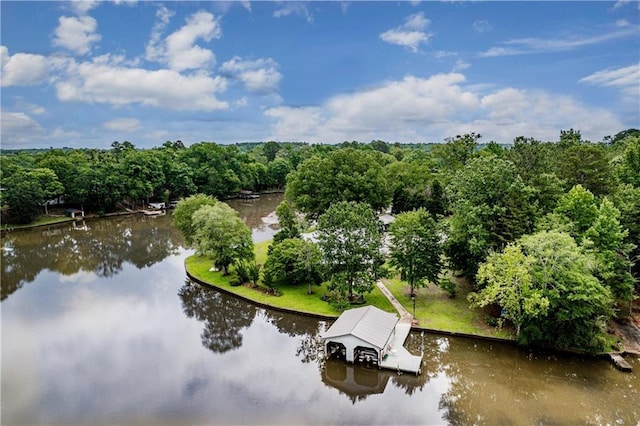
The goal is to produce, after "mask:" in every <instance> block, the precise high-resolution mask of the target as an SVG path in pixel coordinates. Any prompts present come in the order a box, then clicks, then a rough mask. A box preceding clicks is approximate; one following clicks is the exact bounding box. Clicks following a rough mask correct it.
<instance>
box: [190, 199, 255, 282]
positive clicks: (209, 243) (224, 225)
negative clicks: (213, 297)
mask: <svg viewBox="0 0 640 426" xmlns="http://www.w3.org/2000/svg"><path fill="white" fill-rule="evenodd" d="M193 228H194V230H195V232H194V236H193V241H194V245H195V248H196V251H197V252H198V253H200V254H201V255H204V256H207V257H209V258H210V259H211V260H213V263H214V265H215V266H216V267H217V268H220V269H222V271H223V274H224V275H228V274H229V266H230V265H231V264H232V263H234V262H241V261H253V260H254V258H255V254H254V253H253V240H252V238H251V230H250V229H249V228H248V227H247V225H245V223H244V222H243V221H242V219H240V217H238V213H237V212H236V211H235V210H233V209H232V208H231V207H229V206H228V205H227V204H226V203H221V202H219V203H216V204H214V205H205V206H202V207H200V208H199V209H198V210H196V212H195V213H193Z"/></svg>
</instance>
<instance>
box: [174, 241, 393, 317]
mask: <svg viewBox="0 0 640 426" xmlns="http://www.w3.org/2000/svg"><path fill="white" fill-rule="evenodd" d="M269 244H271V241H265V242H261V243H257V244H255V247H254V251H255V253H256V263H258V264H261V265H264V262H265V261H266V259H267V249H268V247H269ZM211 266H212V263H211V260H209V259H207V258H205V257H202V256H195V255H194V256H190V257H188V258H187V259H186V260H185V267H186V269H187V271H188V272H189V273H190V274H191V275H192V276H193V277H195V278H197V279H199V280H201V281H203V282H206V283H209V284H211V285H212V286H214V287H219V288H221V289H224V290H225V291H227V292H230V293H233V294H236V295H238V296H240V297H243V298H246V299H248V300H251V301H254V302H257V303H260V304H262V305H266V306H271V307H274V308H280V309H288V310H292V311H298V312H302V313H307V314H315V315H323V316H334V317H337V316H339V315H340V313H341V312H340V311H338V310H336V309H335V308H334V307H333V306H331V305H330V304H329V303H327V302H325V301H324V300H322V296H323V295H324V294H325V293H327V291H328V289H327V283H324V284H322V285H321V286H313V287H312V291H313V294H307V290H308V286H306V285H298V286H280V287H278V289H279V290H280V291H281V293H282V294H281V295H280V296H274V295H272V294H270V293H268V289H267V288H266V287H265V286H262V285H260V284H261V283H260V282H259V283H258V288H255V287H253V286H249V285H241V286H232V285H231V282H232V281H234V280H235V279H236V276H235V274H234V273H233V268H231V273H230V274H229V275H227V276H226V277H225V276H223V275H222V272H219V271H218V272H215V271H210V269H211ZM366 300H367V303H368V304H370V305H373V306H376V307H378V308H380V309H382V310H385V311H387V312H395V310H394V308H393V306H392V305H391V303H390V302H389V301H388V300H387V298H386V297H384V295H383V294H382V293H381V292H380V290H378V289H377V288H376V289H375V290H374V291H373V292H372V293H371V294H368V295H367V296H366Z"/></svg>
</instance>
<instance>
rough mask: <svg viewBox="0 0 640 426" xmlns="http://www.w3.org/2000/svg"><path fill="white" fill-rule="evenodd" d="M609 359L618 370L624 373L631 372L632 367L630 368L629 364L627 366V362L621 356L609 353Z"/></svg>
mask: <svg viewBox="0 0 640 426" xmlns="http://www.w3.org/2000/svg"><path fill="white" fill-rule="evenodd" d="M609 358H610V359H611V362H613V365H615V366H616V368H617V369H618V370H620V371H626V372H630V371H633V367H632V366H631V364H629V363H628V362H627V360H626V359H624V358H623V357H622V355H621V354H618V353H610V354H609Z"/></svg>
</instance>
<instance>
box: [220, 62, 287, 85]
mask: <svg viewBox="0 0 640 426" xmlns="http://www.w3.org/2000/svg"><path fill="white" fill-rule="evenodd" d="M220 71H221V72H222V73H223V74H225V75H227V76H229V77H231V78H235V79H238V80H240V81H241V82H242V83H243V84H244V86H245V88H246V89H247V90H249V91H250V92H257V93H273V92H275V91H276V90H277V89H278V84H279V83H280V80H281V79H282V74H280V72H279V71H278V64H277V63H276V62H275V61H274V60H273V59H271V58H266V59H256V60H245V59H242V58H241V57H239V56H234V57H233V58H232V59H231V60H229V61H227V62H225V63H223V64H222V66H221V67H220Z"/></svg>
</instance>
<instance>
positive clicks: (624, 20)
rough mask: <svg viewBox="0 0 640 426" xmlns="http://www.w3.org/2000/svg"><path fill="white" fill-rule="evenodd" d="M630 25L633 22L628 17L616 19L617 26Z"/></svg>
mask: <svg viewBox="0 0 640 426" xmlns="http://www.w3.org/2000/svg"><path fill="white" fill-rule="evenodd" d="M629 25H631V24H629V21H627V20H626V19H618V20H617V21H616V27H628V26H629Z"/></svg>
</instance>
